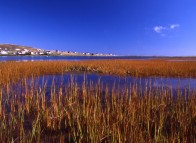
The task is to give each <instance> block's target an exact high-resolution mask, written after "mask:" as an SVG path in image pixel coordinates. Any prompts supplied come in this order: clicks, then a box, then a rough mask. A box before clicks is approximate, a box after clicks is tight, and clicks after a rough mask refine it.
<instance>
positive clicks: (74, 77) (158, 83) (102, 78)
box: [28, 73, 196, 91]
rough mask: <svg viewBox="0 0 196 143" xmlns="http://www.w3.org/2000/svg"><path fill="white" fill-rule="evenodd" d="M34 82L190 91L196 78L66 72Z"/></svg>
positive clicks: (43, 77)
mask: <svg viewBox="0 0 196 143" xmlns="http://www.w3.org/2000/svg"><path fill="white" fill-rule="evenodd" d="M31 81H32V79H29V80H28V82H29V83H31ZM33 81H34V83H36V84H37V85H38V86H40V87H41V86H42V87H43V85H44V84H45V85H46V88H47V89H50V86H51V85H52V83H53V84H55V86H56V88H58V87H59V86H60V85H63V86H65V87H66V86H68V85H69V84H70V83H71V81H74V83H77V86H78V87H80V88H81V87H82V84H83V83H84V81H85V83H86V85H87V87H90V86H92V87H96V86H97V83H100V85H101V86H102V87H103V89H105V88H106V86H107V87H108V89H109V91H112V89H116V90H122V91H123V90H124V89H127V88H130V87H132V86H133V85H137V88H138V89H140V90H145V89H146V88H149V87H152V88H156V89H157V88H158V89H159V88H160V89H161V88H167V89H172V90H177V89H180V90H184V89H188V90H190V91H196V79H194V78H164V77H160V78H158V77H156V78H155V77H146V78H136V77H119V76H112V75H99V74H85V75H84V73H80V74H78V73H75V74H73V73H68V74H64V75H47V76H42V77H37V78H36V79H33Z"/></svg>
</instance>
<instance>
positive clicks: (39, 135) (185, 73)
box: [0, 60, 196, 143]
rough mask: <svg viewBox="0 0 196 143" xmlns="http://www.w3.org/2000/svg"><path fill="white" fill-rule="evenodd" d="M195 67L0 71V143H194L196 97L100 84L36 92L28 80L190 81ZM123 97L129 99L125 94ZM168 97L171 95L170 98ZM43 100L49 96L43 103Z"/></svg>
mask: <svg viewBox="0 0 196 143" xmlns="http://www.w3.org/2000/svg"><path fill="white" fill-rule="evenodd" d="M195 67H196V63H195V62H166V61H124V60H111V61H110V60H102V61H82V62H46V61H45V62H25V63H23V62H5V63H0V79H1V86H0V140H1V141H2V142H127V143H129V142H149V143H153V142H196V137H195V134H196V126H195V124H196V106H195V105H196V91H195V90H193V91H191V90H189V89H185V91H181V90H180V89H179V90H177V91H173V90H172V89H170V88H153V87H152V86H146V87H145V90H143V91H142V90H138V89H139V86H140V85H137V84H133V85H131V86H130V87H129V86H127V87H125V88H124V90H123V92H120V91H121V89H118V88H113V90H112V91H109V89H108V88H107V87H106V88H103V86H102V84H101V83H100V82H98V83H95V84H94V85H93V84H90V86H88V85H87V83H86V80H84V82H83V85H82V87H80V86H78V84H77V82H76V81H74V80H71V81H70V82H69V83H67V86H65V85H62V84H60V85H59V87H58V88H57V85H55V84H54V82H53V83H52V85H51V87H50V89H49V90H48V89H47V88H46V87H47V83H42V86H38V85H37V84H36V80H32V81H30V82H29V81H28V80H27V79H28V77H31V78H32V79H34V78H35V77H36V76H40V75H45V74H57V73H58V74H59V73H60V74H63V73H64V72H68V71H90V72H99V73H107V74H119V75H132V76H138V77H139V76H177V77H178V76H179V77H181V76H182V77H195V76H196V75H195V73H196V72H195V70H196V68H195ZM129 91H130V92H129ZM174 92H175V94H174ZM47 93H50V96H48V95H47Z"/></svg>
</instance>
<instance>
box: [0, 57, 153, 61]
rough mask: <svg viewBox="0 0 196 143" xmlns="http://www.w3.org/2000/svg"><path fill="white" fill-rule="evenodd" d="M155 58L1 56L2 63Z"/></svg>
mask: <svg viewBox="0 0 196 143" xmlns="http://www.w3.org/2000/svg"><path fill="white" fill-rule="evenodd" d="M152 58H155V57H132V56H0V61H48V60H49V61H56V60H68V61H79V60H98V59H132V60H136V59H138V60H147V59H152Z"/></svg>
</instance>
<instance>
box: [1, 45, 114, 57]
mask: <svg viewBox="0 0 196 143" xmlns="http://www.w3.org/2000/svg"><path fill="white" fill-rule="evenodd" d="M0 55H10V56H11V55H64V56H66V55H67V56H113V55H112V54H99V53H88V52H87V53H79V52H72V51H59V50H43V49H28V48H27V49H25V48H24V49H21V48H15V49H11V50H10V49H8V48H1V47H0Z"/></svg>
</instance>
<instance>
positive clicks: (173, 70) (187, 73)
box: [0, 60, 196, 84]
mask: <svg viewBox="0 0 196 143" xmlns="http://www.w3.org/2000/svg"><path fill="white" fill-rule="evenodd" d="M68 71H75V72H77V71H79V72H81V71H82V72H96V73H103V74H116V75H124V76H137V77H142V76H165V77H192V78H195V77H196V62H195V61H183V62H169V61H164V60H148V61H142V60H140V61H131V60H91V61H78V62H74V61H69V62H68V61H36V62H0V79H1V84H3V83H7V82H10V80H11V81H14V80H18V79H21V78H23V77H31V76H39V75H45V74H62V73H65V72H68Z"/></svg>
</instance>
